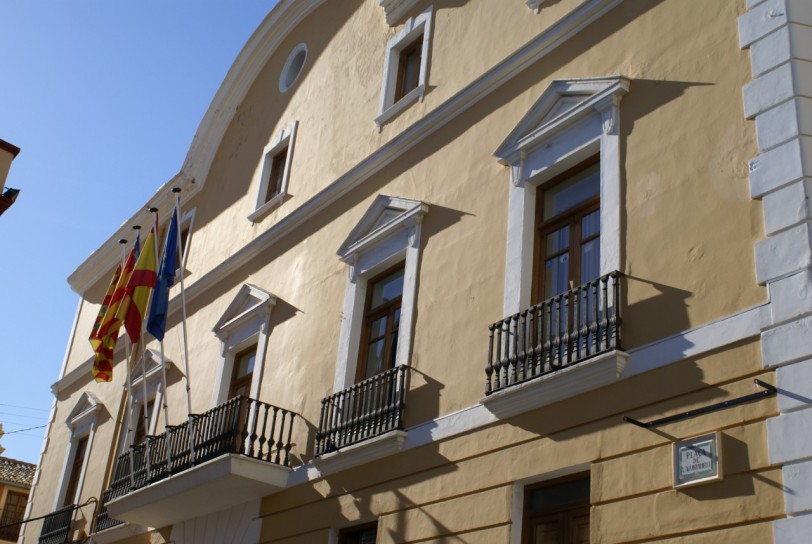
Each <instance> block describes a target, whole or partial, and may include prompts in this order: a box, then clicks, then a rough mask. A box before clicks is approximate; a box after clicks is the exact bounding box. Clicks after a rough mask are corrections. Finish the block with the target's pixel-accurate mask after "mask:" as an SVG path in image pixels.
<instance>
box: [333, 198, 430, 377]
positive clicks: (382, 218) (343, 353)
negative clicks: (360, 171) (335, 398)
mask: <svg viewBox="0 0 812 544" xmlns="http://www.w3.org/2000/svg"><path fill="white" fill-rule="evenodd" d="M428 211H429V206H428V204H426V203H424V202H421V201H419V200H411V199H408V198H398V197H391V196H386V195H378V196H377V197H376V198H375V200H374V201H373V203H372V205H371V206H370V207H369V209H368V210H367V211H366V212H365V213H364V215H363V216H362V218H361V219H360V221H358V223H357V224H356V226H355V227H353V229H352V230H351V231H350V233H349V235H348V236H347V239H346V240H344V242H343V243H342V244H341V246H340V247H339V249H338V252H337V254H338V257H339V259H341V261H342V262H345V263H347V285H346V288H345V291H344V311H343V313H342V318H341V331H340V333H339V346H338V355H337V360H336V371H335V380H334V382H333V390H334V391H336V392H337V391H342V390H343V389H345V388H347V387H349V386H350V385H352V384H353V383H354V382H355V370H356V366H357V362H358V350H359V342H360V341H361V329H362V328H363V315H364V304H365V301H366V290H367V283H368V280H369V278H371V277H372V276H375V275H376V274H378V273H379V272H382V271H384V270H386V269H387V268H390V267H391V266H394V265H395V264H396V263H398V262H400V261H403V262H404V270H403V294H402V298H401V310H400V326H399V329H398V331H399V332H398V347H397V353H396V354H395V365H407V364H409V360H410V358H411V349H412V335H413V333H414V315H415V305H416V302H417V277H418V268H419V266H420V224H421V222H422V220H423V216H424V215H426V214H427V213H428Z"/></svg>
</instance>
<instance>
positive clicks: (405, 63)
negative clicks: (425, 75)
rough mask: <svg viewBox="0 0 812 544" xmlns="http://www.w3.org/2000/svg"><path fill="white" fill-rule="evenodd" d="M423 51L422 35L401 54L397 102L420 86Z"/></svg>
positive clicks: (396, 91)
mask: <svg viewBox="0 0 812 544" xmlns="http://www.w3.org/2000/svg"><path fill="white" fill-rule="evenodd" d="M422 50H423V35H422V34H421V35H420V36H419V37H418V38H417V39H416V40H415V41H413V42H412V43H411V45H408V46H406V48H405V49H404V50H403V51H401V52H400V60H399V62H398V84H397V89H396V90H395V102H397V101H398V100H400V99H401V98H403V97H404V96H406V95H407V94H409V93H410V92H411V91H413V90H414V89H416V88H417V86H418V85H419V84H420V64H421V62H420V61H421V58H420V57H421V53H422Z"/></svg>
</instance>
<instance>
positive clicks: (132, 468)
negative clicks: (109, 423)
mask: <svg viewBox="0 0 812 544" xmlns="http://www.w3.org/2000/svg"><path fill="white" fill-rule="evenodd" d="M133 230H134V231H135V244H136V245H138V243H139V240H140V235H141V233H140V230H141V226H140V225H134V226H133ZM122 266H123V265H122ZM125 336H126V335H125ZM113 349H115V347H114V348H113ZM124 349H125V356H126V359H125V361H127V364H126V365H124V371H125V372H126V373H127V439H126V440H125V441H124V444H125V445H126V446H127V448H128V449H129V450H130V455H129V457H130V488H131V489H132V488H134V487H135V459H133V457H135V456H134V455H133V451H132V445H133V443H132V440H133V383H132V373H131V372H130V340H129V338H125V339H124Z"/></svg>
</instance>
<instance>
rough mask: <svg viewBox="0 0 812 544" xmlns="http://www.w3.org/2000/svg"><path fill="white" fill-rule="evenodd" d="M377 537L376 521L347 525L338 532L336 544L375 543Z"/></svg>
mask: <svg viewBox="0 0 812 544" xmlns="http://www.w3.org/2000/svg"><path fill="white" fill-rule="evenodd" d="M377 538H378V523H377V522H376V523H368V524H366V525H361V526H355V527H348V528H346V529H342V530H341V531H339V532H338V544H375V542H377Z"/></svg>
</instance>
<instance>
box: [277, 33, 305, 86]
mask: <svg viewBox="0 0 812 544" xmlns="http://www.w3.org/2000/svg"><path fill="white" fill-rule="evenodd" d="M305 59H307V45H305V44H304V43H300V44H299V45H297V46H296V47H294V48H293V51H291V52H290V55H288V60H286V61H285V66H284V67H282V75H281V76H279V92H282V93H284V92H285V91H287V90H288V89H290V88H291V87H292V86H293V84H294V83H296V80H297V79H298V77H299V74H301V73H302V68H304V63H305Z"/></svg>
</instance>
